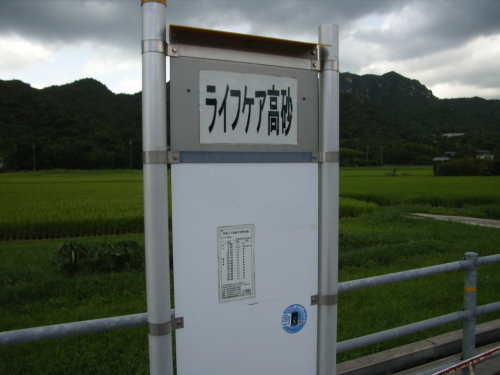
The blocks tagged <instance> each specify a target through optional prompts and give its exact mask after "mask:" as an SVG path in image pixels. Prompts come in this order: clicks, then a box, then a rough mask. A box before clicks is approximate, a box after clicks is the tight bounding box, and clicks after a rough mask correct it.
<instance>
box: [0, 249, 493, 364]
mask: <svg viewBox="0 0 500 375" xmlns="http://www.w3.org/2000/svg"><path fill="white" fill-rule="evenodd" d="M492 263H500V254H497V255H491V256H486V257H482V258H479V257H478V255H477V254H476V253H466V254H465V259H464V260H461V261H457V262H452V263H446V264H441V265H437V266H431V267H425V268H419V269H414V270H409V271H403V272H397V273H392V274H387V275H381V276H375V277H368V278H365V279H359V280H353V281H346V282H342V283H339V293H345V292H349V291H354V290H358V289H364V288H370V287H373V286H378V285H385V284H390V283H395V282H399V281H405V280H411V279H417V278H421V277H426V276H431V275H437V274H440V273H446V272H451V271H459V270H463V271H465V277H464V308H463V310H462V311H457V312H454V313H451V314H447V315H443V316H439V317H436V318H432V319H427V320H424V321H421V322H417V323H412V324H408V325H405V326H401V327H397V328H393V329H390V330H386V331H382V332H378V333H374V334H371V335H366V336H362V337H358V338H355V339H351V340H346V341H342V342H339V343H337V353H341V352H344V351H347V350H352V349H356V348H360V347H363V346H367V345H370V344H375V343H378V342H381V341H386V340H390V339H393V338H396V337H400V336H404V335H408V334H410V333H415V332H419V331H423V330H426V329H429V328H433V327H437V326H440V325H443V324H447V323H451V322H456V321H459V320H462V321H463V322H464V323H463V340H462V354H463V359H464V360H466V359H470V358H473V357H474V349H475V324H476V317H477V316H479V315H482V314H486V313H490V312H493V311H499V310H500V301H499V302H494V303H490V304H487V305H483V306H479V307H478V306H476V295H477V269H478V267H480V266H484V265H486V264H492ZM171 316H172V318H174V317H175V311H174V310H173V309H172V310H171ZM147 318H148V315H147V313H142V314H134V315H125V316H118V317H113V318H105V319H96V320H87V321H82V322H74V323H66V324H57V325H52V326H44V327H36V328H28V329H21V330H16V331H7V332H0V346H7V345H14V344H21V343H27V342H33V341H41V340H47V339H53V338H61V337H68V336H76V335H83V334H88V333H96V332H103V331H110V330H116V329H121V328H130V327H139V326H146V325H147V323H148V322H147Z"/></svg>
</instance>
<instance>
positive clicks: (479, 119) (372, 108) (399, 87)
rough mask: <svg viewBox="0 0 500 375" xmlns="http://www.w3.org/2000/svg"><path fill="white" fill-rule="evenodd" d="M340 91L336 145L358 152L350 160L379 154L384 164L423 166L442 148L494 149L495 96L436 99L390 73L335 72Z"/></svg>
mask: <svg viewBox="0 0 500 375" xmlns="http://www.w3.org/2000/svg"><path fill="white" fill-rule="evenodd" d="M340 91H341V95H340V118H341V120H340V139H341V146H342V147H345V148H348V149H354V150H358V151H360V152H363V153H364V156H363V158H362V159H361V155H359V156H360V157H359V158H358V159H359V160H356V161H355V162H354V164H358V163H363V162H366V160H367V159H368V160H369V161H370V160H373V161H375V162H378V161H379V160H380V156H381V155H380V154H381V153H383V154H385V157H384V160H385V161H387V162H388V163H395V164H400V163H405V164H407V163H417V164H421V163H427V164H429V163H431V160H432V158H433V157H435V156H444V152H447V151H454V152H457V156H465V155H475V154H476V151H477V150H478V149H482V150H484V149H486V150H490V151H492V152H494V153H497V154H498V153H499V151H500V100H486V99H482V98H477V97H475V98H460V99H439V98H437V97H436V96H434V94H433V93H432V91H431V90H429V89H428V88H427V87H425V86H424V85H422V84H421V83H420V82H419V81H417V80H412V79H409V78H406V77H404V76H402V75H400V74H398V73H396V72H389V73H386V74H383V75H381V76H377V75H373V74H367V75H363V76H359V75H356V74H352V73H341V74H340ZM446 133H455V134H461V133H464V134H463V135H461V136H454V137H444V136H443V134H446ZM381 148H382V150H383V151H381ZM367 150H371V152H370V151H367ZM367 154H368V157H367ZM382 156H384V155H382ZM377 159H378V160H377ZM351 162H352V161H351ZM372 164H373V163H372Z"/></svg>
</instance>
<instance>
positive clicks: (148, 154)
mask: <svg viewBox="0 0 500 375" xmlns="http://www.w3.org/2000/svg"><path fill="white" fill-rule="evenodd" d="M142 164H168V153H167V151H143V152H142Z"/></svg>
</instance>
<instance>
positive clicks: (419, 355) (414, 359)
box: [337, 319, 500, 375]
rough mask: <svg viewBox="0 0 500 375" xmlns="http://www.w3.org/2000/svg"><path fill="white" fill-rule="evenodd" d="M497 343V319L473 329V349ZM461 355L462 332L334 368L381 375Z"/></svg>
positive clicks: (341, 373) (345, 374)
mask: <svg viewBox="0 0 500 375" xmlns="http://www.w3.org/2000/svg"><path fill="white" fill-rule="evenodd" d="M495 341H500V319H497V320H493V321H491V322H487V323H483V324H478V325H477V326H476V347H478V346H483V345H487V344H490V343H492V342H495ZM461 351H462V330H458V331H454V332H450V333H445V334H443V335H440V336H436V337H431V338H429V339H426V340H422V341H419V342H415V343H413V344H408V345H404V346H400V347H398V348H394V349H389V350H386V351H383V352H380V353H376V354H372V355H369V356H366V357H362V358H358V359H354V360H352V361H347V362H343V363H339V364H337V374H338V375H366V374H370V375H384V374H386V373H387V372H396V371H402V370H405V369H408V368H411V367H416V366H420V365H422V364H425V363H427V362H430V361H435V360H438V359H441V358H445V357H448V356H451V355H454V354H457V353H460V352H461Z"/></svg>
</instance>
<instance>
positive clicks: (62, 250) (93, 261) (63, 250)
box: [52, 241, 144, 275]
mask: <svg viewBox="0 0 500 375" xmlns="http://www.w3.org/2000/svg"><path fill="white" fill-rule="evenodd" d="M52 264H53V265H55V266H56V267H57V268H59V269H60V270H61V271H63V272H64V273H66V274H68V275H74V274H75V273H77V272H85V273H97V272H117V271H123V270H126V269H140V268H143V267H144V251H143V249H142V248H141V247H140V246H139V244H138V243H137V242H135V241H120V242H118V243H116V244H110V243H108V242H104V243H94V244H83V243H79V242H75V241H69V242H66V243H64V244H62V245H61V246H60V247H59V249H57V251H56V253H55V254H54V256H53V257H52Z"/></svg>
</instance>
